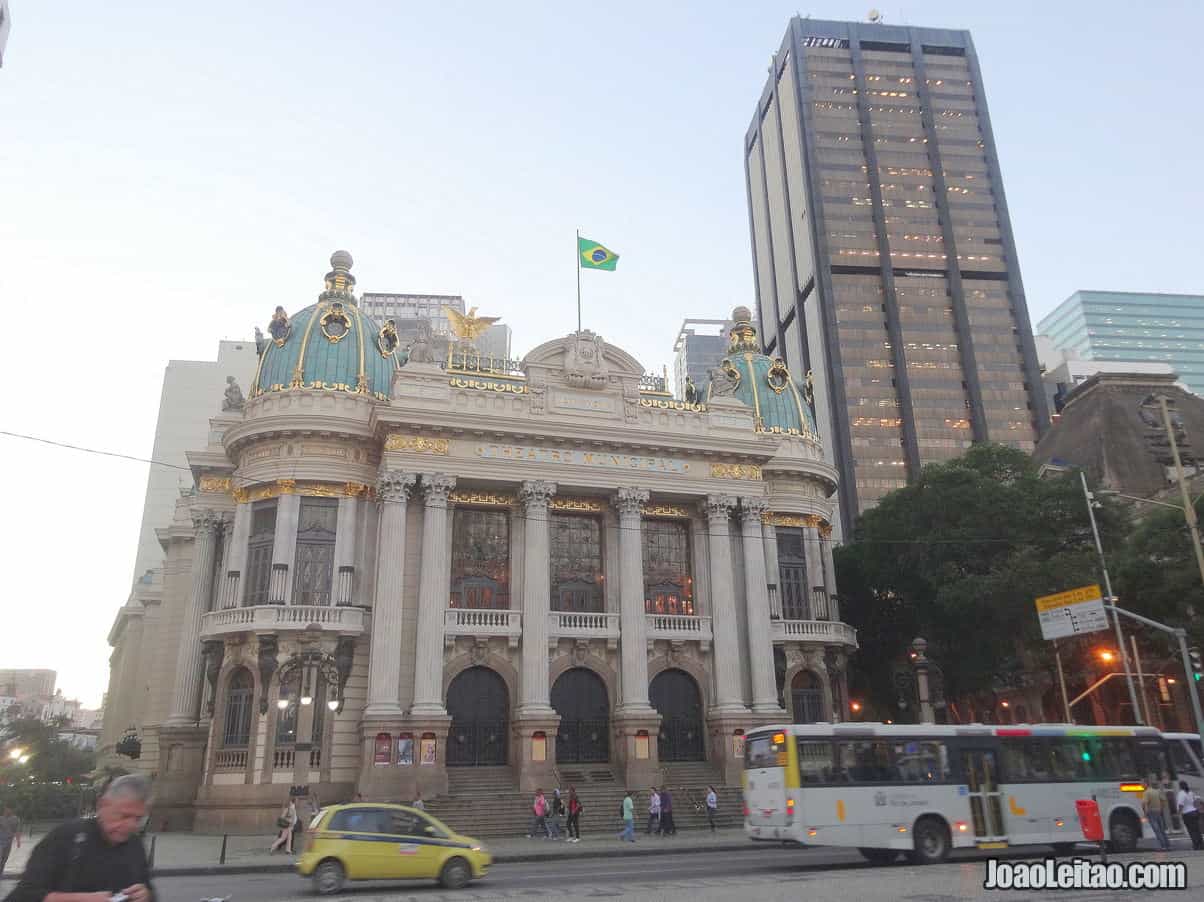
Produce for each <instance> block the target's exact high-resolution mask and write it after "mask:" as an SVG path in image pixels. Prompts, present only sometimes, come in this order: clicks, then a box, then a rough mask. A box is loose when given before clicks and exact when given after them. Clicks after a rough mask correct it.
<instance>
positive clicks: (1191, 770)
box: [1167, 739, 1201, 777]
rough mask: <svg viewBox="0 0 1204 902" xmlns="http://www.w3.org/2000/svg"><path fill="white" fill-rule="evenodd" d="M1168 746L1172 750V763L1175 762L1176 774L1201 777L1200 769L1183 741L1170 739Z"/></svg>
mask: <svg viewBox="0 0 1204 902" xmlns="http://www.w3.org/2000/svg"><path fill="white" fill-rule="evenodd" d="M1167 746H1168V747H1169V749H1170V753H1171V761H1172V762H1174V765H1175V772H1176V773H1178V774H1179V775H1183V774H1188V775H1190V776H1193V777H1199V776H1201V774H1200V769H1199V768H1198V767H1196V762H1195V761H1193V760H1192V758H1191V755H1189V754H1188V753H1187V748H1186V746H1185V745H1184V743H1183V740H1182V739H1168V740H1167Z"/></svg>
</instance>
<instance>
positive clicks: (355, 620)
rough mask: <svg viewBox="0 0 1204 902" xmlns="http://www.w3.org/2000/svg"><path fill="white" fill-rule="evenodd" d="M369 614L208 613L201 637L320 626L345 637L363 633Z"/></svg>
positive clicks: (305, 609) (325, 610) (262, 609)
mask: <svg viewBox="0 0 1204 902" xmlns="http://www.w3.org/2000/svg"><path fill="white" fill-rule="evenodd" d="M367 622H368V612H367V611H364V610H363V609H362V608H355V607H342V608H338V607H334V608H332V607H324V606H321V605H259V606H257V607H253V608H226V609H224V610H219V611H209V612H208V613H206V614H205V615H204V617H203V618H202V620H201V636H202V637H212V636H215V635H221V634H224V633H238V632H244V631H247V630H254V629H272V630H305V629H309V628H310V627H311V626H317V627H319V628H321V629H323V630H327V629H328V630H333V631H335V632H339V633H343V634H356V633H362V632H363V631H364V628H365V627H366V626H367Z"/></svg>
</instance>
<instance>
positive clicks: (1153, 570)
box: [1110, 502, 1204, 641]
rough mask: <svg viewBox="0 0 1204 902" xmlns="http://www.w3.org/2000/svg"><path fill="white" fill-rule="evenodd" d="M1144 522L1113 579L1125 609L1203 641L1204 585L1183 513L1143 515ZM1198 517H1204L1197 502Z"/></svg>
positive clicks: (1118, 561) (1159, 511)
mask: <svg viewBox="0 0 1204 902" xmlns="http://www.w3.org/2000/svg"><path fill="white" fill-rule="evenodd" d="M1138 513H1142V514H1145V516H1144V517H1143V518H1142V519H1141V520H1139V521H1138V523H1137V525H1136V526H1135V527H1134V529H1133V531H1132V533H1131V535H1130V536H1129V541H1128V542H1127V544H1126V546H1125V547H1124V549H1123V550H1122V551H1121V553H1120V554H1119V555H1117V556H1116V558H1115V560H1114V561H1110V563H1111V565H1112V574H1113V577H1114V582H1115V586H1114V588H1115V589H1116V593H1117V595H1118V596H1119V597H1120V599H1121V602H1120V603H1121V606H1122V607H1128V608H1131V609H1132V610H1134V611H1137V612H1138V613H1140V614H1144V615H1145V616H1147V617H1150V618H1152V619H1154V620H1160V621H1162V622H1163V623H1168V624H1171V625H1175V626H1178V625H1182V626H1185V627H1186V628H1187V629H1188V632H1189V633H1190V634H1191V635H1192V637H1193V638H1194V640H1195V641H1199V640H1200V639H1201V638H1202V637H1204V630H1202V629H1201V628H1200V626H1201V624H1200V621H1199V618H1200V616H1201V615H1204V584H1202V583H1201V580H1200V568H1199V566H1198V565H1197V564H1196V557H1195V550H1194V548H1193V547H1192V539H1191V533H1190V532H1189V530H1188V528H1187V521H1186V520H1185V519H1184V516H1183V513H1182V512H1181V511H1177V510H1172V509H1171V508H1166V507H1155V508H1153V509H1152V510H1149V511H1148V512H1147V511H1144V510H1139V511H1138ZM1196 513H1197V514H1204V508H1202V506H1201V504H1200V503H1199V502H1197V504H1196Z"/></svg>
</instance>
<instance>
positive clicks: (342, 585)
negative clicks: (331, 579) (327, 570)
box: [334, 565, 355, 608]
mask: <svg viewBox="0 0 1204 902" xmlns="http://www.w3.org/2000/svg"><path fill="white" fill-rule="evenodd" d="M354 584H355V568H354V567H351V566H346V565H344V566H342V567H340V568H339V573H338V576H337V577H336V581H335V586H334V603H335V604H336V605H338V606H339V607H344V608H345V607H347V606H348V605H350V604H351V601H352V599H351V591H352V588H353V587H354Z"/></svg>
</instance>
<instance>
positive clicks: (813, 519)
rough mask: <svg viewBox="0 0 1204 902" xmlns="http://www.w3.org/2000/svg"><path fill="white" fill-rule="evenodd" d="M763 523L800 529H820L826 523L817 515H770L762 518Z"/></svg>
mask: <svg viewBox="0 0 1204 902" xmlns="http://www.w3.org/2000/svg"><path fill="white" fill-rule="evenodd" d="M762 522H763V523H768V524H769V525H770V526H793V527H796V528H799V529H818V528H820V526H821V524H822V523H823V522H824V521H823V520H822V519H821V518H819V517H817V516H816V515H815V514H775V513H768V514H766V515H765V516H764V517H763V518H762Z"/></svg>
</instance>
